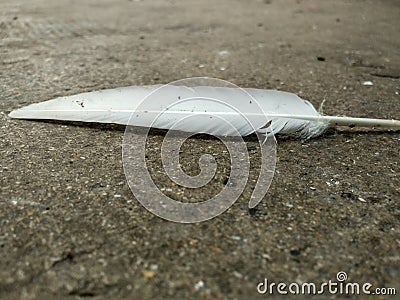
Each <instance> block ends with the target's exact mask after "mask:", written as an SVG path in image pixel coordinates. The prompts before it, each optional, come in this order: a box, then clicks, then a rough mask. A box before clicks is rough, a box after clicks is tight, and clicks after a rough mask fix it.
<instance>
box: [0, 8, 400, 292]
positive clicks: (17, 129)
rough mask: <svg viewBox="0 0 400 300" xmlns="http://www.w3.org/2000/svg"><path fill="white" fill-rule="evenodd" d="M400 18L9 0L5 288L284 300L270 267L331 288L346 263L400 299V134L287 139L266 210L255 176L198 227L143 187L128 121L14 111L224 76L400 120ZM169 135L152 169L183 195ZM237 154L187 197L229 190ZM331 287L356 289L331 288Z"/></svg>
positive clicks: (0, 78)
mask: <svg viewBox="0 0 400 300" xmlns="http://www.w3.org/2000/svg"><path fill="white" fill-rule="evenodd" d="M82 2H83V3H82ZM399 15H400V3H399V2H398V1H395V0H393V1H390V0H387V1H383V0H382V1H368V0H363V1H361V0H354V1H346V0H337V1H318V0H297V1H292V0H284V1H277V0H272V1H271V0H263V1H257V0H254V1H243V0H241V1H239V0H233V1H228V0H221V1H211V0H206V1H195V0H188V1H174V0H170V1H160V0H155V1H126V0H124V1H122V0H115V1H111V0H96V1H94V0H90V1H67V0H63V1H44V0H36V1H21V0H15V1H11V0H2V1H0V100H1V101H0V111H1V114H0V137H1V138H0V153H1V156H0V157H1V160H0V173H1V175H0V178H1V181H0V224H1V226H0V257H1V259H0V298H2V299H81V298H82V299H83V298H93V299H123V298H128V299H202V298H204V299H258V298H260V299H262V298H267V297H269V298H272V297H273V296H271V295H259V294H258V293H257V290H256V286H257V284H258V283H259V282H260V281H263V280H264V278H268V280H269V281H270V282H286V283H288V284H289V283H291V282H297V283H302V282H315V283H320V282H323V281H328V280H329V279H331V280H335V278H336V274H337V273H338V272H339V271H344V272H346V273H347V274H348V276H349V279H348V281H351V282H359V283H364V282H370V283H371V284H372V285H373V287H396V288H397V292H399V288H400V285H399V277H400V261H399V259H400V256H399V247H400V234H399V233H400V228H399V225H400V220H399V216H400V213H399V200H400V197H399V196H400V176H399V171H400V164H399V150H398V149H399V142H400V134H399V132H398V131H397V132H389V131H383V132H382V131H374V132H370V133H368V132H366V131H364V130H354V129H349V128H341V129H338V130H333V131H330V132H328V133H326V134H325V135H324V136H322V137H320V138H318V139H314V140H309V141H298V140H279V141H278V164H277V172H276V175H275V178H274V180H273V183H272V186H271V188H270V190H269V192H268V194H267V195H266V197H265V199H264V200H263V202H262V203H261V205H260V206H258V207H257V209H256V210H254V211H251V212H249V211H248V210H247V202H248V197H249V195H250V193H251V187H252V181H251V180H250V183H249V186H248V187H247V188H246V190H245V192H244V193H243V196H242V197H241V199H239V200H238V201H237V202H236V203H235V205H234V206H233V207H232V208H231V209H230V210H229V211H227V212H226V213H224V214H223V215H221V216H219V217H218V218H215V219H213V220H211V221H208V222H204V223H200V224H192V225H181V224H175V223H171V222H167V221H164V220H162V219H159V218H157V217H155V216H153V215H152V214H150V213H149V212H148V211H147V210H145V209H144V208H143V207H142V206H141V205H140V204H139V203H138V202H137V201H136V200H135V199H134V198H133V195H132V193H131V192H130V190H129V187H128V185H127V183H126V181H125V176H124V173H123V169H122V161H121V143H122V137H123V130H124V129H123V127H122V128H121V127H118V126H105V125H87V126H85V125H81V124H67V123H54V122H53V123H51V122H30V121H18V120H11V119H9V118H8V117H7V114H8V113H9V112H10V111H11V110H13V109H15V108H18V107H21V106H23V105H27V104H30V103H34V102H40V101H43V100H47V99H50V98H54V97H56V96H61V95H70V94H75V93H79V92H83V91H90V90H94V89H102V88H112V87H118V86H125V85H140V84H154V83H167V82H170V81H171V80H176V79H181V78H185V77H190V76H209V77H217V78H222V79H225V80H229V81H232V82H233V83H235V84H238V85H240V86H242V87H256V88H273V89H281V90H286V91H291V92H294V93H297V94H299V95H300V96H302V97H303V98H305V99H309V100H310V101H311V102H312V103H313V104H314V105H316V106H317V107H318V106H319V105H320V104H321V102H322V101H323V100H324V99H326V101H325V104H324V112H325V113H327V114H335V115H351V116H355V117H357V116H359V117H379V118H395V119H400V113H399V99H400V96H399V93H400V51H399V49H400V48H399V47H400V40H399V28H400V19H399V18H398V16H399ZM365 81H371V82H372V83H373V85H372V86H367V85H363V82H365ZM161 141H162V134H160V133H157V132H155V133H153V134H152V135H151V136H150V142H149V168H150V170H151V172H153V173H152V174H153V176H154V180H155V181H156V182H157V184H158V185H159V186H160V187H165V188H166V189H170V190H168V191H169V193H170V194H172V196H174V195H175V196H176V197H177V198H178V199H179V197H180V196H179V195H181V194H179V195H178V192H177V191H178V190H177V188H178V187H176V186H174V185H173V184H172V183H171V181H169V180H168V178H166V176H165V174H162V168H161V165H160V163H159V160H158V156H157V155H158V154H157V151H156V150H157V149H158V148H159V147H160V145H161ZM247 142H248V144H249V151H250V155H251V157H252V163H254V165H257V163H258V162H259V157H258V156H257V150H258V149H257V147H256V146H255V145H256V143H255V141H254V139H252V138H249V139H248V140H247ZM252 144H254V145H252ZM221 149H223V148H221V145H220V144H219V143H217V142H216V141H215V140H213V139H209V138H206V137H202V136H200V137H198V138H194V139H191V140H190V141H189V144H188V145H187V146H186V148H185V149H183V154H182V161H183V162H187V164H188V165H187V167H186V169H187V170H188V172H189V173H190V172H192V173H193V174H195V173H196V161H197V160H196V159H195V160H193V158H196V156H198V155H201V154H202V153H204V152H205V151H210V152H211V153H221ZM220 162H221V164H222V166H221V170H220V171H219V172H220V173H218V174H219V175H218V176H219V177H217V178H216V179H215V180H214V181H213V182H212V183H210V186H209V187H207V188H206V189H202V190H200V191H195V192H192V193H191V192H188V194H186V196H187V198H196V199H197V198H199V199H207V197H210V196H212V195H214V194H215V193H216V192H218V191H219V190H220V189H221V188H222V186H223V182H224V180H225V179H224V178H225V176H224V170H225V169H226V168H229V164H228V161H227V160H226V159H225V160H224V159H223V158H221V160H220ZM160 172H161V173H160ZM251 176H256V174H251ZM251 178H253V177H251ZM254 178H256V177H254ZM203 197H204V198H203ZM365 297H366V296H364V298H365ZM287 298H288V299H290V298H291V297H287ZM292 298H296V299H300V298H302V297H301V296H292ZM332 298H337V299H340V298H342V296H341V295H330V294H325V295H323V296H321V299H332ZM350 298H354V296H353V297H350ZM387 298H388V299H389V298H390V299H393V297H387ZM368 299H370V298H368ZM382 299H385V297H382Z"/></svg>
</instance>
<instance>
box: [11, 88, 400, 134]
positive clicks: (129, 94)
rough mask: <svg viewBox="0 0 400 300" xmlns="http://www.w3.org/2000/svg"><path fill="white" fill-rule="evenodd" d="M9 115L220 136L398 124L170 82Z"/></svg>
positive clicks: (253, 92) (281, 97) (286, 96)
mask: <svg viewBox="0 0 400 300" xmlns="http://www.w3.org/2000/svg"><path fill="white" fill-rule="evenodd" d="M252 98H253V99H252ZM144 99H145V101H143V100H144ZM215 99H217V100H219V101H215ZM252 100H255V101H252ZM170 104H172V105H170ZM10 117H12V118H18V119H50V120H68V121H80V122H99V123H116V124H123V125H126V124H128V123H129V125H134V126H144V127H155V128H160V129H171V128H173V129H176V130H183V131H189V132H198V133H209V134H212V135H223V136H228V135H237V134H240V135H248V134H251V133H253V132H255V131H257V132H262V133H270V132H273V133H274V134H276V133H280V134H286V135H292V136H299V137H303V138H311V137H315V136H318V135H320V134H322V133H323V132H324V131H325V130H326V129H327V128H328V127H329V126H330V125H354V126H356V125H361V126H370V127H372V126H373V127H379V126H381V127H382V126H383V127H395V128H396V127H400V122H399V121H395V120H380V119H362V118H347V117H331V116H322V115H320V114H319V113H318V112H317V110H316V109H315V108H314V107H313V106H312V104H311V103H310V102H308V101H306V100H303V99H301V98H299V97H298V96H297V95H295V94H292V93H287V92H281V91H274V90H261V89H251V88H248V89H239V88H229V87H206V86H199V87H192V88H191V87H184V86H174V85H166V86H162V85H152V86H132V87H123V88H116V89H108V90H100V91H94V92H89V93H82V94H77V95H73V96H66V97H60V98H56V99H53V100H49V101H45V102H41V103H37V104H32V105H29V106H26V107H23V108H20V109H17V110H15V111H12V112H11V113H10ZM154 120H155V121H154ZM269 120H270V121H271V122H268V121H269ZM230 125H231V126H230Z"/></svg>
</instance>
